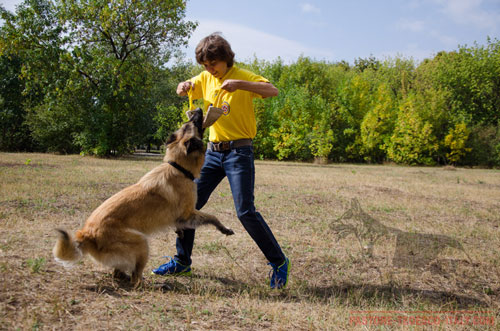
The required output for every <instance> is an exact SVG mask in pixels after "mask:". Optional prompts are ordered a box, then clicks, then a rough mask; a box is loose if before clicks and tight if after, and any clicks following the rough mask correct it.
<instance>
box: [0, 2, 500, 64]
mask: <svg viewBox="0 0 500 331" xmlns="http://www.w3.org/2000/svg"><path fill="white" fill-rule="evenodd" d="M20 2H21V1H20V0H0V3H1V4H2V5H3V6H4V7H5V8H6V9H8V10H11V11H14V9H15V5H16V4H18V3H20ZM186 20H190V21H196V22H198V23H199V25H198V27H197V29H196V30H195V31H194V33H193V34H192V36H191V38H190V40H189V47H188V48H187V49H185V50H184V51H185V53H186V56H187V57H188V58H190V59H193V61H194V49H195V47H196V45H197V43H198V42H199V41H200V39H202V38H203V37H205V36H206V35H208V34H210V33H212V32H216V31H217V32H221V33H222V35H223V36H224V37H225V38H226V39H227V40H228V41H229V43H230V44H231V46H232V48H233V51H234V52H235V53H236V60H237V61H247V60H251V59H253V58H254V57H257V58H258V59H263V60H267V61H274V60H276V59H277V58H278V57H280V58H281V59H282V60H283V61H285V63H291V62H294V61H296V60H297V58H298V57H299V56H306V57H310V58H312V59H315V60H320V61H328V62H337V61H342V60H344V61H347V62H349V63H351V64H352V63H354V60H355V59H358V58H368V57H370V56H374V57H376V58H377V59H379V60H384V59H387V58H394V57H396V56H401V57H405V58H413V59H414V60H416V61H421V60H423V59H424V58H431V57H433V56H434V55H435V54H436V53H437V52H439V51H452V50H456V49H458V47H459V46H464V45H467V46H472V45H474V43H475V42H477V43H478V44H479V45H486V43H487V37H488V36H489V37H491V38H492V39H494V38H496V39H500V0H350V1H349V0H342V1H340V0H329V1H328V0H323V1H320V0H305V1H301V0H224V1H221V0H188V2H187V10H186Z"/></svg>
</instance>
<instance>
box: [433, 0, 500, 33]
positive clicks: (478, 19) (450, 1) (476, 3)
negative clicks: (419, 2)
mask: <svg viewBox="0 0 500 331" xmlns="http://www.w3.org/2000/svg"><path fill="white" fill-rule="evenodd" d="M434 1H435V2H436V3H438V4H439V5H441V6H442V7H443V8H442V12H443V13H444V14H445V15H447V16H449V17H450V18H451V19H452V20H454V21H455V22H456V23H459V24H464V23H465V24H471V25H473V26H475V27H477V28H481V29H487V30H490V32H495V31H498V28H499V26H500V7H497V10H496V11H491V10H490V11H487V10H485V9H483V7H484V6H483V3H482V0H434Z"/></svg>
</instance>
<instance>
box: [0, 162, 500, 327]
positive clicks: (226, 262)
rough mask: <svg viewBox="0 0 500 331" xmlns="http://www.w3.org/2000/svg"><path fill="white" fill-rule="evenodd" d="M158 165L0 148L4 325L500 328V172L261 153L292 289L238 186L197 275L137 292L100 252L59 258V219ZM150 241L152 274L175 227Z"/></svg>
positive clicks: (219, 207)
mask: <svg viewBox="0 0 500 331" xmlns="http://www.w3.org/2000/svg"><path fill="white" fill-rule="evenodd" d="M160 162H161V161H160V159H159V158H149V159H148V158H124V159H118V160H116V159H97V158H92V157H80V156H58V155H49V154H6V153H0V329H2V330H3V329H6V330H15V329H21V330H28V329H44V330H51V329H54V330H70V329H72V330H114V329H126V330H129V329H139V330H156V329H163V330H169V329H175V330H260V329H272V330H309V329H311V330H342V329H346V330H350V329H353V328H354V329H359V330H365V329H413V328H415V329H422V328H425V329H441V330H470V329H477V330H486V329H491V330H494V329H500V314H499V307H500V304H499V302H500V229H499V225H500V171H499V170H484V169H462V168H450V167H446V168H426V167H399V166H391V165H384V166H381V165H347V164H342V165H337V164H333V165H324V166H320V165H312V164H301V163H285V162H267V161H259V162H256V172H257V174H256V188H255V199H256V205H257V208H258V210H259V211H260V212H261V213H262V214H263V216H264V218H265V219H266V221H267V222H268V223H269V225H270V227H271V228H272V230H273V231H274V233H275V235H276V237H277V239H278V241H279V242H280V244H281V245H282V248H283V250H284V251H285V253H286V254H287V256H289V257H290V260H291V261H292V271H291V280H290V283H289V287H288V288H287V289H286V290H283V291H272V290H270V289H268V281H269V280H268V273H269V270H270V267H269V266H267V264H266V263H267V261H266V260H265V259H264V257H263V255H262V253H261V252H260V251H259V250H258V248H257V247H256V245H255V244H254V243H253V241H252V240H251V239H250V237H249V236H248V234H247V233H246V232H245V230H244V229H243V228H242V226H241V224H240V223H239V221H238V219H237V218H236V215H235V211H234V208H233V203H232V196H231V192H230V190H229V185H228V183H227V180H224V181H223V182H222V184H221V185H220V186H219V187H218V189H217V190H216V191H215V192H214V193H213V195H212V197H211V199H210V201H209V202H208V204H207V206H206V207H205V208H204V210H205V211H207V212H210V213H213V214H215V215H217V216H218V217H219V218H220V219H221V221H222V222H223V223H224V224H225V225H226V226H228V227H231V228H232V229H233V230H234V231H235V232H236V234H235V235H234V236H230V237H226V236H224V235H222V234H220V233H219V232H217V231H216V230H214V229H213V228H208V227H207V228H201V229H199V230H198V231H197V239H196V242H195V248H194V252H193V261H194V262H193V276H192V277H177V278H162V277H158V276H153V275H150V274H149V272H147V273H145V285H144V287H143V288H141V289H138V290H134V289H133V288H131V287H130V286H129V285H128V284H125V283H117V282H113V281H112V279H111V275H110V271H109V270H107V269H105V268H103V267H101V266H99V265H97V264H95V263H94V262H92V260H91V259H90V258H85V259H84V260H83V261H82V262H81V263H79V264H78V265H77V266H75V267H74V268H72V269H65V268H63V267H62V266H60V265H58V264H57V263H55V261H54V260H53V258H52V253H51V250H52V247H53V245H54V242H55V240H56V237H57V236H56V233H55V231H54V228H56V227H62V228H66V229H68V230H71V232H73V231H74V230H76V229H78V228H79V227H80V226H81V225H82V224H83V223H84V221H85V219H86V218H87V217H88V216H89V215H90V213H91V212H92V210H93V209H95V208H96V207H97V206H99V204H101V203H102V202H103V201H104V200H105V199H107V198H108V197H110V196H111V195H112V194H114V193H116V192H117V191H119V190H120V189H122V188H124V187H126V186H128V185H130V184H133V183H135V182H136V181H137V180H138V179H139V178H140V177H141V176H142V175H144V174H145V173H146V172H148V171H149V170H151V169H152V168H153V167H155V166H156V165H158V164H159V163H160ZM353 199H355V200H353ZM353 201H358V202H359V206H358V207H357V209H356V211H355V212H354V213H353V212H352V211H353V206H354V205H355V203H354V202H353ZM339 222H340V223H339ZM339 224H342V225H343V226H344V227H343V228H339V227H338V225H339ZM370 226H371V227H370ZM339 229H344V230H345V229H350V230H346V231H339ZM370 231H372V232H373V233H377V234H379V235H380V236H378V237H377V238H375V239H374V237H373V236H371V234H372V233H371V232H370ZM402 238H420V239H422V238H424V239H426V240H430V241H428V242H427V243H428V244H425V242H424V244H423V245H422V243H421V242H419V243H416V244H414V245H413V246H412V244H410V245H409V246H408V247H406V248H407V249H406V250H405V248H404V247H403V246H404V244H403V243H402ZM429 238H430V239H429ZM420 239H419V240H420ZM436 242H441V243H448V244H444V245H442V246H439V245H437V246H436V247H435V248H433V247H431V246H432V245H431V243H436ZM453 243H455V244H453ZM150 244H151V256H150V260H149V263H148V266H147V267H146V269H147V270H150V269H152V268H154V267H156V266H158V265H159V264H161V263H163V262H164V261H165V258H163V256H164V255H174V254H175V233H174V232H173V231H169V232H167V233H160V234H157V235H156V236H154V237H153V238H151V241H150ZM402 247H403V248H402ZM462 248H463V249H462ZM429 252H431V253H433V254H434V255H433V256H431V257H427V258H423V259H418V257H421V256H422V254H423V253H429ZM401 254H403V255H401ZM405 254H406V255H405ZM431 255H432V254H431ZM395 258H399V260H400V261H401V260H403V261H408V264H407V265H406V266H404V265H403V266H402V265H401V264H397V263H395V261H396V260H397V259H395ZM415 261H417V262H418V263H416V262H415Z"/></svg>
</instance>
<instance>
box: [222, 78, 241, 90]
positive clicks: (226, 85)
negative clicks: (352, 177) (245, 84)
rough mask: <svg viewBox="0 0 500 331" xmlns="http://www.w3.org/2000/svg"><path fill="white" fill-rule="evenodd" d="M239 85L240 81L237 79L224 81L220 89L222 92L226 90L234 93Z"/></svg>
mask: <svg viewBox="0 0 500 331" xmlns="http://www.w3.org/2000/svg"><path fill="white" fill-rule="evenodd" d="M239 83H240V81H239V80H237V79H226V80H225V81H224V82H223V83H222V85H221V86H220V88H221V89H222V90H226V91H228V92H234V91H236V90H238V89H239Z"/></svg>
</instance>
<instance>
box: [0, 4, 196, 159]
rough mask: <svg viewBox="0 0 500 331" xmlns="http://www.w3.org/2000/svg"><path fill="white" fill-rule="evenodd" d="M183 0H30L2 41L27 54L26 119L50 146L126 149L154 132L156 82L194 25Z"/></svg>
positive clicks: (9, 18)
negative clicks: (186, 19)
mask: <svg viewBox="0 0 500 331" xmlns="http://www.w3.org/2000/svg"><path fill="white" fill-rule="evenodd" d="M184 15H185V3H184V2H183V1H180V0H168V1H160V0H145V1H135V0H123V1H121V0H113V1H102V0H88V1H71V0H65V1H62V0H61V1H55V2H52V1H48V0H25V2H24V3H23V4H22V5H21V6H20V7H19V8H18V10H17V12H16V15H11V14H8V13H6V12H5V11H4V14H3V18H4V19H5V21H6V24H5V26H6V28H5V29H2V33H1V36H2V45H3V46H6V47H5V51H7V52H8V53H9V54H18V55H19V56H20V57H21V58H22V59H23V78H24V79H25V80H26V91H25V93H27V94H30V95H31V96H32V97H31V98H30V102H29V104H27V105H26V108H27V111H28V113H29V116H28V120H27V123H29V124H30V127H31V129H32V131H33V137H34V138H35V139H37V140H38V141H39V142H40V143H41V144H42V145H43V146H44V147H46V149H47V150H57V151H62V152H74V151H76V150H83V151H84V152H88V153H92V154H97V155H110V154H122V153H126V152H128V151H129V150H130V149H131V148H133V145H134V144H135V143H137V142H138V141H140V140H141V137H148V136H151V135H152V134H154V132H151V127H152V126H154V125H151V123H153V122H154V118H155V113H156V112H157V110H158V109H162V108H161V106H159V105H158V104H159V103H161V101H163V99H164V98H163V97H162V96H160V95H159V94H158V93H156V94H155V93H153V92H155V91H158V89H157V88H156V87H155V85H156V84H158V81H157V77H158V76H161V75H160V74H159V73H160V72H161V73H164V69H162V67H163V66H164V65H165V63H166V62H167V61H168V60H169V59H170V58H171V55H172V51H174V50H175V49H176V48H177V47H179V46H181V45H185V44H186V42H187V37H188V36H189V35H190V34H191V32H192V31H193V29H194V28H195V24H194V23H192V22H185V21H183V17H184Z"/></svg>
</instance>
